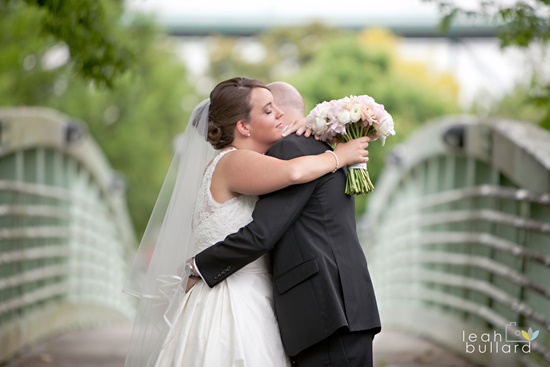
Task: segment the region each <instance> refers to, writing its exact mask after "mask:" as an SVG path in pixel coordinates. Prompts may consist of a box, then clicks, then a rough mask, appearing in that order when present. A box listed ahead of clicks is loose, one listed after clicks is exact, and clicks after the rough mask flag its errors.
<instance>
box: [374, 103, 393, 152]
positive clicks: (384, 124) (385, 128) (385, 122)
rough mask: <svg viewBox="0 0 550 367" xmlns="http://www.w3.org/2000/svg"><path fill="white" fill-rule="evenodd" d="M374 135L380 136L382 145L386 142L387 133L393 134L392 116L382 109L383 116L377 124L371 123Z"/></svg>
mask: <svg viewBox="0 0 550 367" xmlns="http://www.w3.org/2000/svg"><path fill="white" fill-rule="evenodd" d="M373 127H374V130H375V131H376V135H377V136H378V137H379V138H380V141H381V142H382V145H384V144H385V143H386V137H387V136H388V135H395V126H394V124H393V117H391V115H390V114H389V113H387V112H386V111H384V117H382V119H381V121H380V123H379V124H373Z"/></svg>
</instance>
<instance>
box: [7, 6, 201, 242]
mask: <svg viewBox="0 0 550 367" xmlns="http://www.w3.org/2000/svg"><path fill="white" fill-rule="evenodd" d="M41 11H42V10H40V9H37V8H35V7H27V6H18V7H16V8H13V7H12V8H11V10H10V11H7V12H0V47H1V49H2V56H3V57H2V58H0V105H1V106H17V105H30V106H49V107H52V108H56V109H58V110H60V111H62V112H64V113H66V114H68V115H70V116H72V117H74V118H76V119H79V120H81V121H84V122H85V123H86V124H87V126H88V128H89V131H90V133H91V134H92V135H93V137H94V138H95V139H96V141H97V142H98V143H99V144H100V146H101V148H102V149H103V151H104V152H105V154H106V155H107V157H108V158H109V161H110V162H111V164H112V166H113V168H114V169H115V170H117V171H120V172H121V173H122V175H123V177H124V178H125V180H126V184H127V199H128V206H129V208H130V213H131V216H132V219H133V222H134V225H135V228H136V230H137V232H138V235H139V234H141V232H142V231H143V230H144V228H145V226H146V224H147V221H148V218H149V215H150V213H151V211H152V208H153V205H154V202H155V200H156V197H157V195H158V192H159V190H160V187H161V185H162V180H163V179H164V176H165V174H166V171H167V169H168V166H169V164H170V159H171V157H172V155H173V150H172V145H171V142H172V140H173V139H174V137H175V136H176V135H177V134H179V133H181V132H183V130H184V128H185V121H187V118H188V116H189V114H190V112H191V111H190V110H189V109H185V110H184V109H183V108H182V106H183V104H184V102H186V101H187V103H185V105H192V106H194V105H195V103H196V102H198V101H199V97H198V96H197V95H196V92H195V91H194V88H193V87H192V86H191V85H190V84H189V83H188V81H187V73H186V71H185V69H184V67H183V66H182V64H181V62H180V61H179V59H178V58H177V56H176V55H175V52H174V49H175V47H173V45H171V44H170V43H169V41H168V40H167V39H166V38H164V37H163V36H162V34H161V33H160V31H159V30H158V29H157V27H156V26H155V25H154V24H153V23H152V22H151V21H149V20H147V19H145V18H140V17H136V18H134V19H129V20H128V22H127V24H126V25H121V24H118V25H116V26H114V25H113V28H112V29H111V31H110V32H111V34H112V35H113V36H114V37H115V36H116V38H117V39H120V40H121V42H123V43H124V44H125V45H127V46H128V47H129V48H131V49H133V50H139V58H136V59H135V62H134V64H133V66H132V69H130V70H128V71H127V72H126V73H125V74H124V75H122V76H119V77H118V79H117V82H116V83H115V84H114V87H113V88H112V89H108V88H102V87H101V84H100V83H99V85H98V83H96V82H93V81H88V80H85V79H82V78H80V77H77V75H75V72H74V68H73V67H72V64H71V62H70V61H67V60H66V61H65V62H61V63H57V64H56V65H54V66H51V65H50V66H48V65H49V64H51V61H48V60H49V59H51V58H52V57H53V56H55V55H57V56H59V54H63V53H65V54H66V53H67V48H66V46H65V45H64V43H60V42H59V41H57V40H56V39H55V38H54V37H53V36H50V35H45V34H43V33H42V32H41V31H40V30H39V29H37V27H35V25H36V24H37V21H38V20H40V19H41V17H42V14H41ZM65 58H67V57H65ZM62 59H63V58H62ZM54 64H55V63H54Z"/></svg>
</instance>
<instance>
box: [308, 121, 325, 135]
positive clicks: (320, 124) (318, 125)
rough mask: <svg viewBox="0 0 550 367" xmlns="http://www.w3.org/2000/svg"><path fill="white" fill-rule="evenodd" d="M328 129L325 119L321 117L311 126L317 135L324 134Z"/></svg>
mask: <svg viewBox="0 0 550 367" xmlns="http://www.w3.org/2000/svg"><path fill="white" fill-rule="evenodd" d="M327 127H328V126H327V123H326V121H325V119H324V118H321V117H316V118H315V120H313V123H312V124H311V129H312V130H313V132H314V133H315V134H317V135H319V134H322V133H324V132H325V130H326V129H327Z"/></svg>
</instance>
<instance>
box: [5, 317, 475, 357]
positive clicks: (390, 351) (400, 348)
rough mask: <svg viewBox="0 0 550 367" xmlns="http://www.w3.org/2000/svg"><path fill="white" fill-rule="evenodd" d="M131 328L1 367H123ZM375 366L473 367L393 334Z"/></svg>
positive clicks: (80, 336) (76, 336)
mask: <svg viewBox="0 0 550 367" xmlns="http://www.w3.org/2000/svg"><path fill="white" fill-rule="evenodd" d="M130 333H131V325H129V324H124V325H117V326H114V327H103V328H97V329H88V330H77V331H71V332H67V333H65V334H63V335H59V336H57V337H54V338H52V339H50V340H47V341H44V342H42V343H40V344H37V345H36V346H34V347H32V348H29V349H28V350H27V351H26V352H25V353H23V354H22V355H20V356H18V357H17V358H15V359H13V360H12V361H10V362H8V363H7V364H5V365H4V367H51V366H55V367H98V366H101V367H122V366H123V365H124V355H125V352H126V348H127V345H128V340H129V337H130ZM374 350H375V366H378V367H392V366H400V367H404V366H407V367H420V366H445V367H474V365H472V364H470V363H468V362H467V361H465V360H463V359H461V358H460V357H457V356H455V355H453V354H451V353H449V352H448V351H446V350H444V349H442V348H440V347H438V346H437V345H435V344H433V343H431V342H428V341H426V340H422V339H419V338H416V337H413V336H409V335H406V334H403V333H400V332H396V331H386V330H385V331H383V332H382V333H381V334H379V335H378V336H377V337H376V338H375V341H374Z"/></svg>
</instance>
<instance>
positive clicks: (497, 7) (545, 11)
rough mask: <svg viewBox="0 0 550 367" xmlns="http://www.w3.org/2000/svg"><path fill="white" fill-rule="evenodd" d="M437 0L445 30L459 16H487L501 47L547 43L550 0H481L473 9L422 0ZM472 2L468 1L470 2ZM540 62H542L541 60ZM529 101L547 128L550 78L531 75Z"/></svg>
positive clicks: (549, 127) (447, 2) (549, 105)
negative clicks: (508, 0) (493, 26)
mask: <svg viewBox="0 0 550 367" xmlns="http://www.w3.org/2000/svg"><path fill="white" fill-rule="evenodd" d="M423 1H426V2H433V3H436V4H437V5H438V6H439V8H440V10H441V12H442V14H443V18H442V21H441V27H442V29H443V30H444V31H447V30H449V29H450V28H451V26H452V23H453V22H454V21H455V20H456V19H457V17H460V16H466V17H470V18H483V19H489V20H490V21H492V22H494V23H495V25H496V26H497V33H498V36H499V38H500V44H501V47H502V48H506V47H514V46H515V47H521V48H527V47H529V46H532V45H534V44H540V45H541V46H546V45H547V44H548V40H549V39H550V1H549V0H531V1H523V0H518V1H514V2H512V3H510V2H506V3H504V4H503V3H502V2H497V1H494V0H480V1H479V2H478V6H477V7H475V8H474V9H472V8H465V7H464V6H461V5H457V4H456V2H453V1H448V0H423ZM470 5H471V4H470ZM541 62H544V61H542V60H541ZM526 96H528V101H529V102H530V103H532V104H533V106H534V108H535V109H540V110H542V111H544V113H543V114H542V116H541V118H540V119H539V120H538V121H540V124H541V126H543V127H545V128H546V129H550V82H549V81H548V79H547V78H546V79H541V78H540V77H539V75H536V74H535V75H533V77H532V80H531V85H530V88H529V91H528V93H527V94H526Z"/></svg>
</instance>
